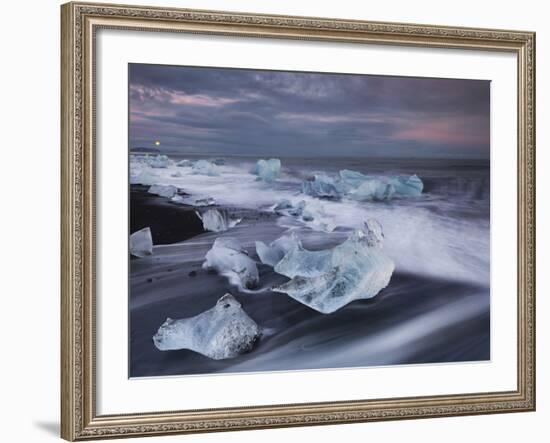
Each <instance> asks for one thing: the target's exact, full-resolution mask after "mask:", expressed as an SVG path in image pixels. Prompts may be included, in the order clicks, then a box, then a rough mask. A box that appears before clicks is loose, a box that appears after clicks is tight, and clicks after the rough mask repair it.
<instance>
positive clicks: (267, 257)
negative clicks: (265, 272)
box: [256, 235, 299, 266]
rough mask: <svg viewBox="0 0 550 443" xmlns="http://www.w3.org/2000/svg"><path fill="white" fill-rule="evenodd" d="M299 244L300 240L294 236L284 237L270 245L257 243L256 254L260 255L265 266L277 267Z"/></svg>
mask: <svg viewBox="0 0 550 443" xmlns="http://www.w3.org/2000/svg"><path fill="white" fill-rule="evenodd" d="M297 244H299V240H298V239H297V238H296V237H295V236H294V235H284V236H282V237H279V238H278V239H277V240H275V241H273V242H271V243H270V244H269V245H266V244H265V243H264V242H261V241H257V242H256V254H258V257H260V261H261V262H262V263H263V264H265V265H269V266H275V265H276V264H277V263H279V262H280V261H281V259H282V258H283V257H284V256H285V254H286V253H287V252H288V251H290V250H291V249H292V248H293V247H294V246H295V245H297Z"/></svg>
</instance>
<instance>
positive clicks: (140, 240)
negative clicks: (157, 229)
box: [130, 228, 153, 258]
mask: <svg viewBox="0 0 550 443" xmlns="http://www.w3.org/2000/svg"><path fill="white" fill-rule="evenodd" d="M130 254H132V255H133V256H135V257H140V258H142V257H145V256H147V255H153V237H152V235H151V229H150V228H143V229H140V230H139V231H136V232H134V233H133V234H132V235H130Z"/></svg>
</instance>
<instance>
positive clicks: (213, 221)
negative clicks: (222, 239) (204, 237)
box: [197, 209, 242, 232]
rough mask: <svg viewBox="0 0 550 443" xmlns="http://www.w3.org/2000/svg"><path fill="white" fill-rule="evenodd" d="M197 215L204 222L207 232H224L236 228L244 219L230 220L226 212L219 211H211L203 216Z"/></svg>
mask: <svg viewBox="0 0 550 443" xmlns="http://www.w3.org/2000/svg"><path fill="white" fill-rule="evenodd" d="M197 215H198V216H199V218H200V219H201V220H202V226H203V228H204V229H205V230H206V231H212V232H223V231H227V230H228V229H231V228H234V227H235V226H236V225H237V224H238V223H240V221H241V220H242V219H240V218H238V219H232V218H229V216H228V215H227V213H226V212H225V211H218V210H217V209H209V210H208V211H205V212H203V213H202V214H201V213H199V212H197Z"/></svg>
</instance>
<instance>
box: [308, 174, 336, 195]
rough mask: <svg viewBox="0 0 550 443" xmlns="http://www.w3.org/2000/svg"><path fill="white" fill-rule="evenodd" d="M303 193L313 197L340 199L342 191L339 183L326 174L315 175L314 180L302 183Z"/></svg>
mask: <svg viewBox="0 0 550 443" xmlns="http://www.w3.org/2000/svg"><path fill="white" fill-rule="evenodd" d="M302 192H303V193H304V194H307V195H311V196H312V197H318V198H328V199H339V198H341V197H342V194H343V193H342V189H341V187H340V186H339V183H338V182H336V181H335V180H334V179H333V178H331V177H329V176H328V175H326V174H315V175H314V176H313V178H311V179H308V180H306V181H304V182H303V183H302Z"/></svg>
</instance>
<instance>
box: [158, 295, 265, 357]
mask: <svg viewBox="0 0 550 443" xmlns="http://www.w3.org/2000/svg"><path fill="white" fill-rule="evenodd" d="M260 335H261V329H260V327H259V326H258V325H257V324H256V322H255V321H254V320H252V319H251V318H250V317H249V316H248V314H247V313H246V312H245V311H244V309H243V308H242V306H241V304H240V303H239V302H238V301H237V300H236V299H235V297H233V296H232V295H231V294H225V295H224V296H223V297H221V298H220V299H219V300H218V301H217V303H216V305H215V306H214V307H213V308H211V309H209V310H207V311H204V312H203V313H202V314H199V315H197V316H195V317H190V318H182V319H179V320H172V319H171V318H167V319H166V321H165V322H164V323H163V324H162V325H161V326H160V328H159V329H158V331H157V333H156V334H155V335H154V336H153V343H154V344H155V346H156V348H157V349H159V350H160V351H171V350H178V349H189V350H191V351H195V352H198V353H199V354H202V355H204V356H206V357H209V358H211V359H214V360H223V359H227V358H234V357H237V356H239V355H241V354H244V353H246V352H249V351H251V350H252V348H253V347H254V345H255V343H256V342H257V341H258V339H259V338H260Z"/></svg>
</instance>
